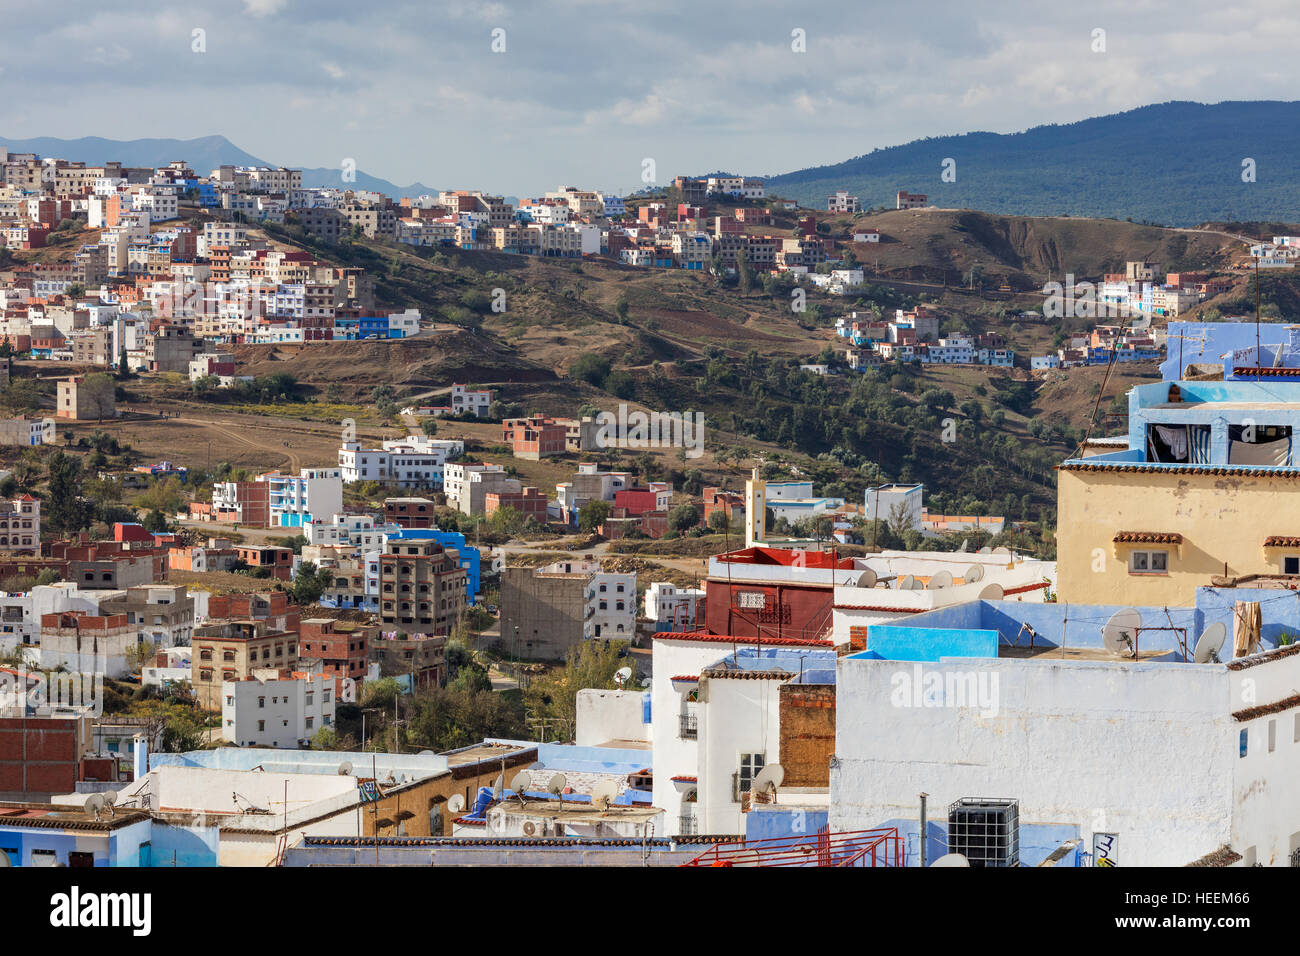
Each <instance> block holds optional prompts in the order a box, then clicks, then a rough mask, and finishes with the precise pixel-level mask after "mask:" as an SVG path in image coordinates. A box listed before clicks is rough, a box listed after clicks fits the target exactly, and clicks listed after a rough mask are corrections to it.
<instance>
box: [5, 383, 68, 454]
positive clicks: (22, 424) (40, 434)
mask: <svg viewBox="0 0 1300 956" xmlns="http://www.w3.org/2000/svg"><path fill="white" fill-rule="evenodd" d="M7 384H8V369H7V366H6V367H5V369H4V371H0V386H3V385H7ZM56 436H57V432H56V429H55V423H54V419H53V418H28V417H26V416H25V415H19V416H18V417H17V418H5V419H0V445H20V446H31V445H49V444H53V443H54V442H55V441H56V440H57V437H56Z"/></svg>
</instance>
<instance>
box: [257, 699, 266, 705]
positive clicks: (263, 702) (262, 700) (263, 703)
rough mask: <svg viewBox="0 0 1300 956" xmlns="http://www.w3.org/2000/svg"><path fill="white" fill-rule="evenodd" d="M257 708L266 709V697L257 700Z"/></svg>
mask: <svg viewBox="0 0 1300 956" xmlns="http://www.w3.org/2000/svg"><path fill="white" fill-rule="evenodd" d="M257 706H258V707H265V706H266V698H265V697H259V698H257Z"/></svg>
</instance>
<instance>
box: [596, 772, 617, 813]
mask: <svg viewBox="0 0 1300 956" xmlns="http://www.w3.org/2000/svg"><path fill="white" fill-rule="evenodd" d="M616 796H618V784H616V783H615V782H614V781H613V780H602V781H600V783H598V784H596V786H595V789H593V790H592V791H591V804H592V806H594V807H596V808H597V809H599V810H600V812H601V813H604V812H605V811H606V810H608V809H609V805H610V804H611V803H613V802H614V798H615V797H616Z"/></svg>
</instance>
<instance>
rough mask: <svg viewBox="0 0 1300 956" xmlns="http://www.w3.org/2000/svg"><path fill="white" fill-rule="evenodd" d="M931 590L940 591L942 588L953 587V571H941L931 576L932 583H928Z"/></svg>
mask: <svg viewBox="0 0 1300 956" xmlns="http://www.w3.org/2000/svg"><path fill="white" fill-rule="evenodd" d="M926 586H927V587H928V588H929V590H931V591H938V590H940V589H942V588H950V587H952V572H951V571H939V572H938V573H937V574H932V575H931V576H930V583H929V584H928V585H926Z"/></svg>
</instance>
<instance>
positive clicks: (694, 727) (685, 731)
mask: <svg viewBox="0 0 1300 956" xmlns="http://www.w3.org/2000/svg"><path fill="white" fill-rule="evenodd" d="M678 721H679V727H680V731H681V732H680V734H679V735H678V736H680V737H681V738H682V739H683V740H694V739H695V738H697V737H699V735H700V723H699V718H697V717H696V716H695V715H694V714H682V715H681V717H679V718H678Z"/></svg>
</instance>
